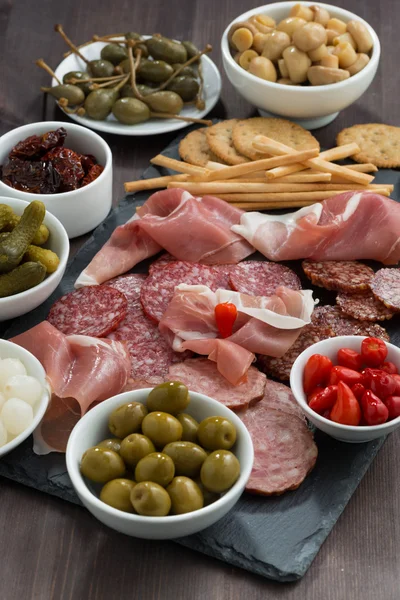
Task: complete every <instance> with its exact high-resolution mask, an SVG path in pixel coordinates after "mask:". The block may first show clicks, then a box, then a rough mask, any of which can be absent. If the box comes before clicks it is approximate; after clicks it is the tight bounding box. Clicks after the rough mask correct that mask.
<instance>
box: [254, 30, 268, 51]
mask: <svg viewBox="0 0 400 600" xmlns="http://www.w3.org/2000/svg"><path fill="white" fill-rule="evenodd" d="M269 35H270V34H269V33H256V35H255V36H254V38H253V50H255V51H256V52H258V54H262V51H263V50H264V46H265V42H266V41H267V39H268V36H269Z"/></svg>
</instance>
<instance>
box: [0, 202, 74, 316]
mask: <svg viewBox="0 0 400 600" xmlns="http://www.w3.org/2000/svg"><path fill="white" fill-rule="evenodd" d="M68 256H69V240H68V235H67V232H66V231H65V228H64V227H63V225H62V224H61V223H60V221H59V220H58V219H57V218H56V217H55V216H54V215H52V214H51V213H50V212H48V211H46V209H45V206H44V204H43V203H42V202H41V201H40V200H35V201H33V202H30V203H29V202H25V201H24V200H19V199H18V198H8V197H5V196H4V197H3V196H0V321H6V320H7V319H13V318H14V317H19V316H21V315H24V314H26V313H27V312H29V311H31V310H33V309H34V308H36V307H37V306H39V305H40V304H42V303H43V302H44V301H45V300H47V298H48V297H49V296H50V295H51V294H52V293H53V292H54V290H55V289H56V287H57V286H58V284H59V283H60V281H61V279H62V276H63V275H64V271H65V268H66V266H67V261H68Z"/></svg>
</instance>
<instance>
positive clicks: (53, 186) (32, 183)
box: [2, 158, 60, 194]
mask: <svg viewBox="0 0 400 600" xmlns="http://www.w3.org/2000/svg"><path fill="white" fill-rule="evenodd" d="M2 171H3V172H2V181H3V183H5V184H6V185H9V186H10V187H12V188H15V189H16V190H21V191H23V192H31V193H32V194H54V193H57V192H58V190H59V185H60V177H59V175H58V173H57V172H56V171H55V170H54V169H53V165H52V164H51V163H45V162H43V161H34V160H21V159H20V158H11V159H9V160H8V161H7V162H6V163H5V164H4V165H3V169H2Z"/></svg>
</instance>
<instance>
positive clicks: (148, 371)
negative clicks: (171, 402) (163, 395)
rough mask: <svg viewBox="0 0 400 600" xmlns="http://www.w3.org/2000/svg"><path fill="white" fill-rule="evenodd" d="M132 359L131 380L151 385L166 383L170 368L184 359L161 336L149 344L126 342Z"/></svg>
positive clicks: (134, 341) (133, 341)
mask: <svg viewBox="0 0 400 600" xmlns="http://www.w3.org/2000/svg"><path fill="white" fill-rule="evenodd" d="M125 343H126V345H127V347H128V349H129V354H130V357H131V364H132V369H131V378H132V379H133V380H144V381H146V382H148V383H149V384H150V385H156V384H158V383H161V381H166V378H167V373H168V369H169V367H170V366H171V365H172V364H173V363H174V362H177V361H179V360H181V359H182V355H181V354H179V353H178V352H174V351H173V350H172V348H170V346H169V345H168V343H167V342H166V341H165V340H164V338H162V337H161V336H160V337H159V338H158V339H155V340H151V341H149V342H147V341H146V342H139V343H138V342H137V341H136V340H126V341H125Z"/></svg>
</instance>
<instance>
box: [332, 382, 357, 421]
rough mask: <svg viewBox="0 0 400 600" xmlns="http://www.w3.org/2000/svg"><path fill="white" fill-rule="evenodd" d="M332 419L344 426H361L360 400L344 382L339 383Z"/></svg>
mask: <svg viewBox="0 0 400 600" xmlns="http://www.w3.org/2000/svg"><path fill="white" fill-rule="evenodd" d="M330 418H331V419H332V421H335V423H341V424H342V425H359V423H360V421H361V409H360V405H359V403H358V400H357V398H356V397H355V395H354V394H353V392H352V391H351V389H350V388H349V386H348V385H347V384H346V383H344V381H339V383H338V395H337V400H336V402H335V404H334V406H333V408H332V410H331V414H330Z"/></svg>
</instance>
